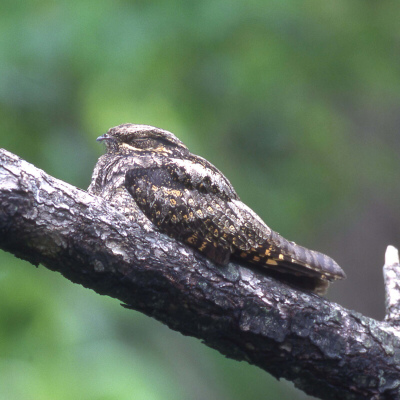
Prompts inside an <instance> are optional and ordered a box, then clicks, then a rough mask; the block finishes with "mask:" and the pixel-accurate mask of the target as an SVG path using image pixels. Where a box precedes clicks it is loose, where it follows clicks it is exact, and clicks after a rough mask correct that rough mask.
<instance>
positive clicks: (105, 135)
mask: <svg viewBox="0 0 400 400" xmlns="http://www.w3.org/2000/svg"><path fill="white" fill-rule="evenodd" d="M109 138H110V137H109V136H108V135H107V133H105V134H104V135H101V136H99V137H98V138H97V139H96V141H97V142H102V141H103V140H106V139H109Z"/></svg>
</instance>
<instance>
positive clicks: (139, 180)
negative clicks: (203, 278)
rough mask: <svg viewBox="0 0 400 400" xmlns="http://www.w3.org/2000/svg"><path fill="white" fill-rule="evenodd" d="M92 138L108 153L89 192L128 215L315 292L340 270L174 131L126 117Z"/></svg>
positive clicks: (213, 256) (219, 258)
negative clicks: (280, 229) (273, 221)
mask: <svg viewBox="0 0 400 400" xmlns="http://www.w3.org/2000/svg"><path fill="white" fill-rule="evenodd" d="M97 141H99V142H103V143H105V147H106V153H105V154H103V155H102V156H101V157H100V158H99V160H98V162H97V164H96V166H95V168H94V171H93V176H92V180H91V183H90V186H89V188H88V192H89V193H90V194H93V195H97V196H101V197H103V198H104V199H106V200H107V201H108V202H109V203H110V204H111V205H112V206H114V207H116V208H117V209H118V210H119V211H121V212H122V213H123V214H124V215H125V216H127V217H128V218H130V219H132V220H136V219H138V218H140V217H143V215H144V216H145V218H146V220H149V221H151V222H150V224H152V225H153V226H155V227H156V228H157V229H158V230H159V231H161V232H163V233H165V234H167V235H168V236H170V237H172V238H174V239H176V240H178V241H180V242H183V243H186V244H187V245H188V246H190V247H193V248H195V249H197V251H198V252H200V253H202V254H203V255H204V256H206V257H207V258H208V259H209V260H211V261H212V262H214V263H215V264H217V265H220V266H224V265H226V264H228V263H229V262H230V261H231V260H236V261H238V262H240V263H244V264H246V265H248V266H252V267H254V268H258V269H259V268H262V269H263V271H265V272H266V273H268V274H270V275H272V276H274V277H277V278H278V279H283V280H284V281H286V282H288V283H291V284H295V285H297V286H299V287H301V288H304V289H307V290H310V291H312V292H315V293H317V294H321V295H323V294H325V293H326V290H327V288H328V286H329V283H330V282H331V281H334V280H337V279H343V278H345V277H346V275H345V273H344V271H343V270H342V268H341V267H340V266H339V265H338V264H337V263H336V262H335V261H334V260H333V259H332V258H330V257H328V256H327V255H325V254H322V253H320V252H317V251H314V250H309V249H307V248H305V247H303V246H300V245H298V244H296V243H295V242H292V241H289V240H287V239H285V238H284V237H282V236H281V235H280V234H279V233H277V232H276V231H273V230H272V229H271V228H270V227H269V226H268V225H267V224H266V223H265V222H264V221H263V220H262V219H261V218H260V217H259V216H258V215H257V214H256V213H255V212H254V211H253V210H252V209H251V208H250V207H248V206H247V205H246V204H244V203H243V202H242V201H241V200H240V198H239V196H238V194H237V193H236V191H235V189H234V188H233V186H232V184H231V183H230V182H229V180H228V179H227V178H226V177H225V176H224V175H223V174H222V172H220V171H219V170H218V169H217V168H216V167H215V166H214V165H213V164H211V163H210V162H209V161H207V160H206V159H204V158H202V157H201V156H198V155H195V154H192V153H191V152H190V151H189V149H188V148H187V147H186V145H184V144H183V143H182V141H181V140H179V139H178V138H177V137H176V136H175V135H174V134H173V133H171V132H169V131H167V130H164V129H160V128H156V127H154V126H150V125H139V124H129V123H127V124H122V125H118V126H115V127H113V128H110V129H109V130H108V131H107V133H105V134H103V135H102V136H99V137H98V138H97ZM140 214H142V215H140Z"/></svg>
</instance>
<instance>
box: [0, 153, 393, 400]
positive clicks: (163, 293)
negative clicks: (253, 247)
mask: <svg viewBox="0 0 400 400" xmlns="http://www.w3.org/2000/svg"><path fill="white" fill-rule="evenodd" d="M0 248H2V249H3V250H5V251H9V252H11V253H13V254H15V255H16V256H17V257H20V258H22V259H25V260H27V261H29V262H31V263H32V264H34V265H38V264H39V263H40V264H42V265H44V266H45V267H46V268H48V269H51V270H53V271H58V272H60V273H61V274H62V275H63V276H65V277H66V278H67V279H69V280H71V281H73V282H75V283H79V284H81V285H83V286H85V287H87V288H90V289H93V290H94V291H96V292H97V293H99V294H103V295H108V296H111V297H114V298H117V299H119V300H120V301H122V302H123V303H124V304H125V305H126V306H127V307H129V308H132V309H135V310H139V311H141V312H143V313H145V314H146V315H149V316H152V317H154V318H156V319H158V320H159V321H162V322H163V323H165V324H167V325H168V326H169V327H170V328H172V329H175V330H177V331H179V332H181V333H183V334H185V335H190V336H194V337H197V338H199V339H201V340H202V341H203V342H204V343H205V344H206V345H208V346H210V347H212V348H214V349H217V350H218V351H220V352H221V353H222V354H224V355H226V356H228V357H230V358H233V359H236V360H244V361H247V362H249V363H251V364H254V365H257V366H259V367H260V368H263V369H264V370H265V371H267V372H269V373H270V374H272V375H273V376H275V377H277V378H280V377H284V378H286V379H288V380H291V381H293V382H294V383H295V385H296V386H297V387H298V388H300V389H302V390H304V391H305V392H306V393H308V394H311V395H314V396H316V397H319V398H321V399H341V400H342V399H399V398H400V365H399V361H400V339H399V331H398V330H397V329H396V324H392V323H391V322H390V320H388V321H386V322H378V321H376V320H373V319H371V318H367V317H364V316H362V315H360V314H359V313H356V312H354V311H349V310H346V309H344V308H343V307H341V306H339V305H337V304H334V303H331V302H329V301H327V300H326V299H324V298H321V297H319V296H317V295H315V294H312V293H307V292H305V291H301V290H299V289H296V288H295V287H290V286H288V285H286V284H284V283H281V282H279V281H277V280H275V279H273V278H272V277H268V276H266V275H265V273H263V272H262V271H259V270H257V269H254V268H252V267H249V266H241V265H239V264H236V263H229V264H228V266H226V267H221V266H216V265H214V264H212V263H211V262H210V261H209V260H207V259H206V258H204V257H203V256H202V255H201V254H199V253H197V252H196V251H194V250H192V249H190V248H189V247H187V246H185V245H184V244H182V243H179V242H177V241H175V240H173V239H171V238H169V237H168V236H166V235H164V234H162V233H159V232H157V231H156V230H154V229H153V228H152V226H149V225H144V224H142V223H141V221H140V220H139V221H130V220H128V219H126V218H125V217H124V216H123V215H122V214H120V213H119V212H118V211H116V210H115V209H114V208H113V207H111V206H109V205H108V204H107V203H106V202H105V201H104V200H103V199H101V198H97V197H93V196H91V195H89V194H88V193H86V192H85V191H83V190H79V189H77V188H75V187H73V186H71V185H69V184H67V183H64V182H62V181H59V180H57V179H55V178H53V177H51V176H49V175H47V174H46V173H44V172H43V171H41V170H39V169H37V168H35V167H34V166H33V165H31V164H29V163H27V162H25V161H23V160H21V159H19V158H18V157H17V156H15V155H13V154H11V153H9V152H7V151H5V150H0ZM391 307H393V302H391ZM392 311H393V310H392Z"/></svg>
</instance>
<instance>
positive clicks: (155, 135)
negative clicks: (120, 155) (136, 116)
mask: <svg viewBox="0 0 400 400" xmlns="http://www.w3.org/2000/svg"><path fill="white" fill-rule="evenodd" d="M97 141H99V142H104V143H105V144H106V146H107V151H109V152H115V151H124V150H125V151H129V150H136V151H137V150H150V151H162V150H164V149H165V150H168V149H170V148H180V149H185V150H187V147H186V146H185V145H184V144H183V143H182V142H181V141H180V140H179V139H178V138H177V137H176V136H175V135H174V134H172V133H171V132H168V131H165V130H163V129H160V128H156V127H154V126H150V125H135V124H122V125H118V126H115V127H114V128H111V129H109V130H108V132H107V133H105V134H104V135H102V136H99V137H98V138H97Z"/></svg>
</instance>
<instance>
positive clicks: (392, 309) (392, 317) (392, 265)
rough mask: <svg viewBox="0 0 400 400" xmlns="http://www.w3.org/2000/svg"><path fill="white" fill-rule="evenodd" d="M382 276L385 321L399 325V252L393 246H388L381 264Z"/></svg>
mask: <svg viewBox="0 0 400 400" xmlns="http://www.w3.org/2000/svg"><path fill="white" fill-rule="evenodd" d="M383 278H384V281H385V289H386V317H385V321H387V322H389V323H390V324H391V325H393V326H394V327H400V265H399V252H398V250H397V249H396V248H395V247H393V246H388V247H387V249H386V254H385V265H384V266H383Z"/></svg>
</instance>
